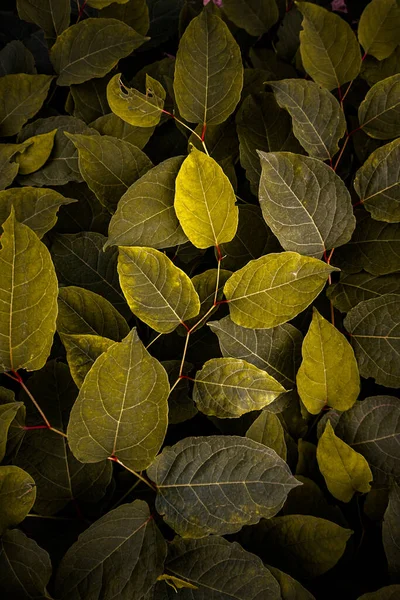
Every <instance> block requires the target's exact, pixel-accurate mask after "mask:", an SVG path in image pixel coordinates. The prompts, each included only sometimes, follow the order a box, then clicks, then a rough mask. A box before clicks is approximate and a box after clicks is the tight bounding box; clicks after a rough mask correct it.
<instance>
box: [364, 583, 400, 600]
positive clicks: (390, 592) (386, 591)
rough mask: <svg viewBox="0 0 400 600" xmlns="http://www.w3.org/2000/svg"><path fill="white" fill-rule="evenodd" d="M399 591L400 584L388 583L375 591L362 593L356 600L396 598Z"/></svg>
mask: <svg viewBox="0 0 400 600" xmlns="http://www.w3.org/2000/svg"><path fill="white" fill-rule="evenodd" d="M399 593H400V585H388V586H387V587H383V588H381V589H380V590H377V591H376V592H371V593H370V594H363V595H362V596H360V597H359V598H358V600H397V597H398V595H399Z"/></svg>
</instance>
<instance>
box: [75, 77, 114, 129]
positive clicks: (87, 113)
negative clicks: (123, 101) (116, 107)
mask: <svg viewBox="0 0 400 600" xmlns="http://www.w3.org/2000/svg"><path fill="white" fill-rule="evenodd" d="M110 79H111V75H110V74H108V75H105V76H104V77H101V78H100V79H90V80H89V81H85V83H80V84H79V85H71V87H70V94H71V104H72V105H73V115H74V117H76V118H77V119H82V121H85V123H90V122H91V121H94V120H95V119H97V118H101V117H103V116H104V115H105V114H106V113H108V112H109V111H110V108H109V106H108V102H107V84H108V82H109V81H110ZM115 137H117V136H115Z"/></svg>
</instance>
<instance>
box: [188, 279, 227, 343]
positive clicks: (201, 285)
mask: <svg viewBox="0 0 400 600" xmlns="http://www.w3.org/2000/svg"><path fill="white" fill-rule="evenodd" d="M231 275H232V272H231V271H227V270H226V269H219V275H218V269H208V270H207V271H203V273H200V274H199V275H195V276H194V277H192V283H193V285H194V289H195V290H196V292H197V293H198V295H199V298H200V312H199V314H198V315H197V316H196V317H194V318H193V319H189V320H187V321H186V325H187V326H189V327H190V328H192V327H194V326H195V325H197V323H200V324H199V325H198V326H197V327H196V331H198V330H199V329H201V328H202V327H203V325H205V324H206V323H207V321H208V319H210V318H211V316H212V315H213V314H214V313H215V312H216V311H217V310H218V308H219V305H218V304H216V305H214V299H215V300H216V302H217V303H218V302H220V301H221V300H222V297H223V288H224V285H225V282H226V281H227V280H228V279H229V277H230V276H231ZM217 278H218V290H217V295H216V296H215V289H216V287H217ZM206 315H207V316H206ZM184 334H185V335H186V332H184Z"/></svg>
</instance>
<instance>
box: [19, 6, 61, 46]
mask: <svg viewBox="0 0 400 600" xmlns="http://www.w3.org/2000/svg"><path fill="white" fill-rule="evenodd" d="M17 10H18V15H19V18H20V19H22V21H28V23H34V24H35V25H37V26H38V27H40V28H41V29H43V31H44V34H45V36H46V38H48V39H49V40H50V41H51V42H53V41H54V40H55V39H56V38H57V37H58V36H59V35H61V33H62V32H63V31H64V30H65V29H67V27H68V26H69V20H70V12H71V5H70V2H69V0H17Z"/></svg>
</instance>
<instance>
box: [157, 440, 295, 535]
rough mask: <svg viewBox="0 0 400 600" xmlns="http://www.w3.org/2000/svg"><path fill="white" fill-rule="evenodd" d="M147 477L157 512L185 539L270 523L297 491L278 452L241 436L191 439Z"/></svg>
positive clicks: (160, 458) (168, 454) (166, 455)
mask: <svg viewBox="0 0 400 600" xmlns="http://www.w3.org/2000/svg"><path fill="white" fill-rule="evenodd" d="M147 474H148V476H149V477H150V479H152V480H153V481H154V482H155V484H156V485H157V492H158V495H157V500H156V508H157V511H158V512H159V513H160V514H161V515H164V518H165V521H166V522H167V523H168V524H169V525H170V526H171V527H172V528H173V529H174V530H175V531H176V532H177V533H178V534H179V535H180V536H182V537H184V538H186V537H190V538H199V537H204V536H206V535H209V534H211V533H214V534H220V535H225V534H228V533H235V532H236V531H239V529H240V528H241V527H243V525H250V524H252V523H258V521H259V520H260V518H261V517H267V518H269V517H272V516H273V515H275V514H276V513H277V512H279V510H280V509H281V508H282V506H283V503H284V502H285V499H286V496H287V494H288V493H289V491H290V490H291V489H292V488H293V487H296V486H297V485H299V483H298V481H297V480H296V479H295V478H294V477H292V475H291V474H290V470H289V467H288V466H287V464H286V463H285V462H284V461H283V460H282V459H281V458H280V457H279V456H278V455H277V454H276V452H274V450H271V449H270V448H266V447H265V446H263V445H261V444H258V443H257V442H253V441H252V440H248V439H246V438H243V437H239V436H218V435H214V436H210V437H207V436H204V437H187V438H185V439H184V440H181V441H180V442H178V443H177V444H175V445H174V446H171V447H167V448H164V450H163V451H162V453H161V454H160V455H159V456H158V457H157V458H156V460H155V461H154V463H153V464H152V465H151V467H150V468H148V469H147Z"/></svg>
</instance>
